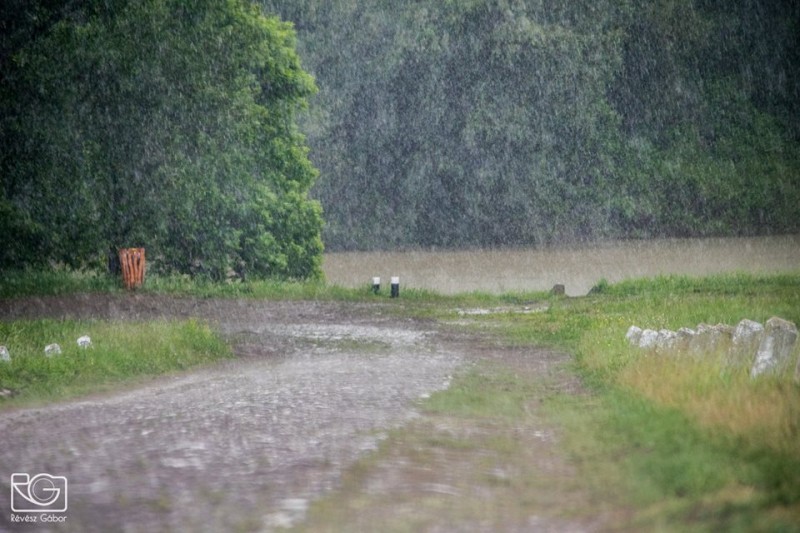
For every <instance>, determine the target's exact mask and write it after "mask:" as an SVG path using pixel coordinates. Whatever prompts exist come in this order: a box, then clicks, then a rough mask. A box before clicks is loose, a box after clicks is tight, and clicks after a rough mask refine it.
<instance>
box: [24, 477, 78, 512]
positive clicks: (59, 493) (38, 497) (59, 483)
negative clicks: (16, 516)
mask: <svg viewBox="0 0 800 533" xmlns="http://www.w3.org/2000/svg"><path fill="white" fill-rule="evenodd" d="M11 510H12V511H14V512H15V513H63V512H65V511H66V510H67V478H66V477H64V476H51V475H50V474H44V473H42V474H36V475H35V476H33V477H30V476H29V475H28V474H23V473H15V474H11Z"/></svg>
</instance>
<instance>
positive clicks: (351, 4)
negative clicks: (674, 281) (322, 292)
mask: <svg viewBox="0 0 800 533" xmlns="http://www.w3.org/2000/svg"><path fill="white" fill-rule="evenodd" d="M262 1H263V3H264V4H265V5H266V8H267V10H268V11H270V12H275V13H279V14H280V15H281V16H282V17H284V18H285V19H288V20H291V21H293V22H294V23H295V25H296V28H297V31H298V41H299V47H300V50H301V53H302V54H303V57H304V61H305V62H306V64H307V65H308V68H309V70H310V71H311V72H313V73H314V75H315V77H316V79H317V83H318V84H319V86H320V87H321V91H320V93H319V95H318V96H317V97H316V99H315V100H314V101H313V104H312V113H311V114H310V116H309V117H308V119H307V120H306V121H305V122H304V127H305V130H306V131H307V133H308V135H309V144H310V145H311V148H312V152H311V157H312V159H313V161H314V163H315V164H316V166H317V167H318V168H320V170H321V178H320V180H319V182H318V183H317V186H316V188H315V189H314V191H313V194H315V195H316V197H317V198H319V199H320V201H321V202H322V204H323V206H324V207H325V212H326V224H327V225H326V229H325V232H324V236H325V240H326V245H327V246H328V248H329V249H355V248H362V249H363V248H392V247H408V246H496V245H504V244H505V245H542V244H548V243H553V242H574V241H581V240H588V239H603V238H630V237H650V236H706V235H752V234H771V233H783V232H795V231H798V230H799V229H800V4H798V3H797V2H793V1H790V0H770V1H767V0H756V1H753V0H735V1H730V0H726V1H721V0H657V1H654V2H639V1H634V0H627V1H619V0H614V1H611V0H600V1H596V0H592V1H589V0H579V1H574V0H555V1H548V2H542V1H540V0H459V1H441V0H420V1H415V2H386V1H376V2H359V1H356V0H337V1H335V2H328V1H324V2H323V1H321V0H291V1H289V0H262Z"/></svg>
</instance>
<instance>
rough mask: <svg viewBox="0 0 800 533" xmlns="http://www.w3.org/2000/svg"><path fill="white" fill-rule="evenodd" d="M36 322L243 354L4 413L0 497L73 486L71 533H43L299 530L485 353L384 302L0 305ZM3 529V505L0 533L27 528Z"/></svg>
mask: <svg viewBox="0 0 800 533" xmlns="http://www.w3.org/2000/svg"><path fill="white" fill-rule="evenodd" d="M31 316H56V317H64V316H69V317H74V318H110V319H124V320H140V319H154V318H160V317H169V318H175V317H177V318H183V317H199V318H201V319H204V320H208V321H210V322H211V323H212V324H214V325H215V327H217V328H219V330H220V331H221V332H222V333H223V334H224V335H225V336H226V337H227V338H229V339H231V340H232V342H233V343H234V345H235V347H236V352H237V354H238V355H239V357H238V358H237V359H235V360H233V361H228V362H225V363H222V364H220V365H217V366H214V367H212V368H207V369H202V370H199V371H194V372H190V373H187V374H183V375H180V376H174V377H168V378H160V379H157V380H155V381H153V382H150V383H148V384H146V385H144V386H139V387H136V388H132V389H129V390H126V391H123V392H119V393H116V394H110V395H103V396H98V397H93V398H88V399H82V400H78V401H70V402H66V403H63V404H58V405H53V406H49V407H45V408H36V409H25V410H15V411H11V412H5V413H0V494H5V495H7V494H9V493H10V482H9V479H10V475H11V473H14V472H28V473H31V474H34V473H38V472H47V473H49V474H52V475H55V476H64V477H65V478H66V479H67V481H68V490H69V492H68V503H69V508H68V510H67V511H66V513H64V515H63V516H66V520H65V522H64V523H61V524H56V525H51V526H50V528H49V529H50V530H53V531H132V532H133V531H143V532H144V531H147V532H152V531H251V530H255V531H265V530H272V529H276V528H281V527H286V526H290V525H292V524H296V523H298V522H300V521H302V519H303V518H304V516H305V512H306V509H307V507H308V505H309V502H310V501H312V500H314V499H316V498H318V497H320V496H322V495H324V494H325V493H327V492H328V491H330V490H331V489H333V488H334V487H336V486H337V483H338V482H339V481H340V478H341V475H342V472H343V471H344V470H345V469H346V468H347V467H348V466H349V465H351V464H352V463H353V462H354V461H355V460H356V459H358V458H359V457H363V456H364V455H365V454H366V453H368V452H369V451H370V450H373V449H375V447H376V446H377V444H378V443H379V442H380V440H381V439H382V438H383V437H384V436H385V432H386V431H387V430H388V429H391V428H395V427H398V426H400V425H402V424H405V423H407V422H408V421H409V420H411V419H413V418H415V417H416V416H417V411H416V410H415V407H416V405H417V402H418V401H419V399H420V398H422V397H425V396H427V395H429V394H430V393H431V392H433V391H435V390H438V389H442V388H446V387H447V386H448V383H449V380H450V377H451V376H452V374H453V372H455V371H456V370H457V369H458V368H460V367H462V366H463V365H465V364H469V363H470V362H471V361H473V360H475V359H476V358H477V357H483V356H486V353H485V352H486V350H485V347H484V348H483V349H482V350H479V349H477V348H476V351H475V352H473V350H472V349H471V348H470V347H471V346H472V344H471V343H470V342H468V341H465V339H464V337H460V336H458V335H456V336H454V335H453V334H452V333H445V332H443V331H441V330H440V329H439V328H438V327H437V326H436V325H435V324H433V323H426V322H421V321H414V320H409V319H402V318H397V317H396V316H393V315H392V314H391V313H389V312H388V311H387V308H386V307H385V306H381V305H362V304H351V303H348V304H342V303H314V302H256V301H248V300H243V301H230V300H224V301H211V300H194V299H175V298H169V297H160V296H141V295H137V296H127V297H120V296H96V295H95V296H76V297H53V298H41V299H25V300H20V301H13V302H12V301H6V302H2V305H0V320H8V319H13V318H19V317H31ZM479 352H480V353H479ZM11 517H12V513H11V509H10V508H9V500H8V498H6V497H2V498H0V530H3V529H7V530H17V529H19V530H26V531H30V530H32V529H31V527H30V526H29V525H27V524H16V523H12V522H10V518H11ZM47 529H48V528H47V527H44V528H43V527H42V526H41V524H40V525H38V526H37V527H36V529H35V530H36V531H41V530H47Z"/></svg>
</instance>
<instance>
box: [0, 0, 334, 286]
mask: <svg viewBox="0 0 800 533" xmlns="http://www.w3.org/2000/svg"><path fill="white" fill-rule="evenodd" d="M55 18H57V19H58V20H57V21H56V22H54V23H52V24H51V25H50V26H49V27H47V28H46V29H45V30H42V31H41V32H39V33H35V34H32V35H31V37H32V39H31V40H30V41H29V42H27V43H25V44H24V45H22V46H15V47H13V48H14V49H13V51H12V53H11V54H10V56H9V57H10V60H9V63H10V64H5V63H4V65H3V75H4V78H5V81H6V83H4V86H3V91H2V95H1V96H0V97H1V98H2V104H3V114H2V136H3V139H4V140H6V141H7V146H8V150H7V151H6V153H5V154H4V157H3V161H2V163H3V168H2V170H3V188H2V192H3V193H4V202H5V206H6V207H5V208H4V209H3V210H2V215H0V216H4V218H3V221H2V222H0V224H6V225H8V224H12V223H13V224H25V227H26V228H27V229H28V231H29V232H30V233H31V234H32V235H31V237H30V238H29V239H27V240H26V241H23V242H21V243H19V245H18V246H11V248H10V249H9V250H12V249H14V248H18V249H20V250H22V249H25V250H28V252H26V254H27V255H26V254H23V253H22V251H13V253H12V252H6V251H0V264H2V265H5V266H8V265H9V264H14V263H15V262H17V261H19V260H20V259H22V258H23V257H31V256H35V257H37V258H39V259H40V260H45V261H54V260H55V261H59V262H65V263H67V264H70V265H74V266H82V265H86V264H91V263H93V262H97V261H98V260H99V258H100V257H102V255H103V254H104V253H105V252H106V251H108V250H114V249H116V248H118V247H122V246H135V245H144V246H146V247H147V248H148V256H149V257H150V258H151V260H152V264H153V265H154V266H155V268H157V269H160V270H163V271H176V272H183V273H190V274H202V275H206V276H210V277H212V278H217V279H218V278H221V277H224V276H226V275H229V274H230V273H232V272H235V273H238V275H240V276H244V275H256V276H282V277H309V276H312V277H313V276H317V275H319V272H320V261H321V259H320V256H321V252H322V242H321V239H320V231H321V224H322V222H321V221H322V219H321V211H320V208H319V205H318V204H317V203H316V202H314V201H312V200H310V199H309V198H308V190H309V189H310V187H311V186H312V184H313V182H314V180H315V179H316V176H317V172H316V170H315V169H314V168H313V166H312V165H311V163H310V162H309V160H308V153H307V149H306V147H305V140H304V137H303V136H302V135H301V134H300V133H299V130H298V129H297V127H296V124H295V122H296V114H297V111H298V110H300V109H303V108H304V106H305V105H306V99H307V98H308V97H309V96H311V95H312V94H313V93H314V91H315V90H316V88H315V84H314V81H313V79H312V78H311V77H310V76H309V75H308V74H307V73H306V72H304V71H303V70H302V68H301V66H300V60H299V57H298V55H297V53H296V50H295V40H294V39H295V37H294V32H293V30H292V28H291V26H290V25H289V24H287V23H284V22H281V21H279V20H278V19H277V18H274V17H267V16H264V15H263V14H262V13H261V11H260V8H258V7H256V6H254V5H252V4H250V3H249V2H247V1H245V0H228V1H225V2H219V1H215V0H193V1H191V2H184V1H178V0H148V1H146V2H118V3H117V5H109V4H107V3H105V2H96V3H91V2H89V3H87V4H85V6H84V7H83V9H80V10H77V11H75V12H68V13H66V14H65V15H64V16H62V17H61V18H58V17H55ZM9 48H12V47H9ZM290 219H291V221H292V222H291V223H290V222H289V220H290ZM28 220H29V221H30V222H31V223H26V222H25V221H28ZM20 221H21V222H20ZM34 244H35V245H36V246H37V247H38V249H37V250H36V253H35V254H33V253H30V249H31V248H32V246H33V245H34Z"/></svg>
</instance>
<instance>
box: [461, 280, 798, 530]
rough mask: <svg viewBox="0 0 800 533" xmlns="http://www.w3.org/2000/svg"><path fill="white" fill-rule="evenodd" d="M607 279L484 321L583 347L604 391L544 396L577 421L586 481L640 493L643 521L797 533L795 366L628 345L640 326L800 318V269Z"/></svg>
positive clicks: (514, 337)
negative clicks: (544, 305)
mask: <svg viewBox="0 0 800 533" xmlns="http://www.w3.org/2000/svg"><path fill="white" fill-rule="evenodd" d="M600 287H601V289H600V290H599V291H597V292H596V293H595V294H593V295H590V296H588V297H585V298H577V299H567V300H558V301H553V302H552V303H551V306H550V308H549V309H548V310H547V311H546V312H543V313H537V314H529V315H524V314H507V315H489V316H485V317H478V318H476V319H475V321H476V327H478V328H481V329H483V330H486V331H492V332H494V334H497V335H500V336H501V337H503V338H505V339H506V340H507V341H509V342H512V343H515V344H533V345H537V344H539V345H541V344H547V345H551V346H555V347H560V348H563V349H566V350H568V351H570V352H572V353H574V354H575V360H576V366H577V370H578V372H579V373H580V374H581V375H582V376H583V377H584V381H585V382H586V383H588V384H589V385H590V386H591V388H592V389H593V390H594V394H593V395H591V396H590V397H581V396H566V395H553V396H551V397H550V398H549V399H548V401H547V402H545V405H546V406H547V407H548V412H549V413H550V415H551V418H552V420H554V421H555V422H556V423H558V424H559V425H562V426H564V427H565V428H567V435H568V437H567V439H566V441H567V448H568V449H569V450H570V453H571V454H572V456H573V459H574V460H575V461H576V462H577V463H578V464H580V465H582V468H581V471H582V475H583V476H584V478H585V479H586V480H587V482H590V483H592V484H594V486H595V490H597V491H598V493H602V494H606V495H612V494H615V493H616V494H617V496H618V498H619V502H620V503H622V502H626V501H627V502H633V503H634V507H635V508H636V509H637V511H636V513H635V514H634V518H633V519H632V520H633V527H635V528H644V529H648V530H652V529H664V530H668V531H678V530H681V531H682V530H698V531H717V530H732V531H800V446H798V444H797V443H798V442H800V383H798V382H797V380H795V378H794V375H793V372H792V370H793V368H794V365H792V368H791V369H790V371H788V372H786V373H784V375H782V376H778V377H774V378H768V379H758V380H751V379H750V378H749V376H748V374H747V371H746V369H745V370H744V371H739V372H730V371H727V370H725V369H724V367H723V366H722V363H721V361H720V359H718V358H706V359H702V358H701V359H691V358H687V357H685V358H680V357H654V356H648V355H647V354H646V353H643V352H642V351H640V350H638V349H636V348H632V347H630V346H628V345H627V343H626V341H625V333H626V331H627V328H628V327H629V326H630V325H632V324H635V325H638V326H640V327H642V328H652V329H661V328H669V329H678V328H680V327H684V326H685V327H695V326H697V324H699V323H708V324H716V323H727V324H730V325H735V324H736V323H738V322H739V321H740V320H741V319H743V318H750V319H753V320H757V321H759V322H762V323H763V322H765V321H766V320H767V319H768V318H769V317H771V316H780V317H782V318H785V319H788V320H791V321H793V322H795V323H800V275H798V274H785V275H776V276H752V275H746V274H733V275H724V276H713V277H709V278H703V279H693V278H687V277H683V276H674V277H662V278H656V279H651V280H636V281H629V282H625V283H621V284H619V285H609V284H605V283H603V284H600ZM798 354H800V349H796V351H795V354H794V355H795V358H797V357H798ZM795 360H796V359H795Z"/></svg>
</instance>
